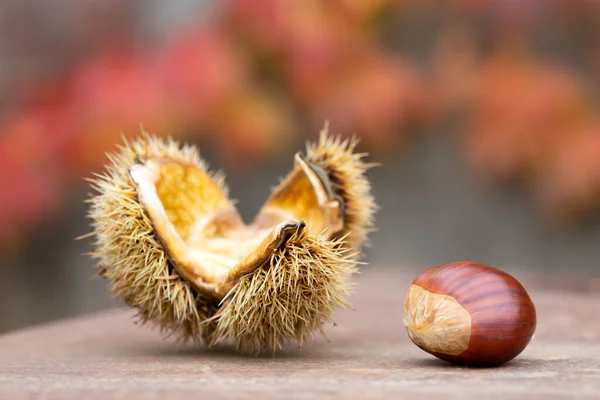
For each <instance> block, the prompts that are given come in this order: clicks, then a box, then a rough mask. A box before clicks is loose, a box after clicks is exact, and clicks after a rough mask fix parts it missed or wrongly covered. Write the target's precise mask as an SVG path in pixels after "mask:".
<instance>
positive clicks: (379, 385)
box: [0, 268, 600, 400]
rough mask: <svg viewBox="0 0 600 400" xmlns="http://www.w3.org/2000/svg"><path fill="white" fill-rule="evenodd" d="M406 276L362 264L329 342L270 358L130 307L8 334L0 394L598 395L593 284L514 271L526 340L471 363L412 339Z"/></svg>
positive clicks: (598, 294) (599, 334)
mask: <svg viewBox="0 0 600 400" xmlns="http://www.w3.org/2000/svg"><path fill="white" fill-rule="evenodd" d="M413 277H414V274H408V273H406V272H401V270H400V269H385V268H365V269H364V270H363V273H362V274H361V276H360V277H359V278H358V283H359V286H358V290H357V292H356V293H355V294H354V296H353V298H352V306H353V307H354V310H342V311H340V312H339V313H338V314H337V316H336V321H337V323H338V325H337V326H331V327H328V328H327V335H328V339H329V341H327V340H325V339H323V338H315V339H314V340H312V341H310V342H308V343H306V344H305V346H304V348H303V349H298V348H289V349H286V350H285V351H281V352H279V353H277V354H276V355H275V356H271V355H269V356H264V357H259V358H256V357H244V356H240V355H238V354H236V353H235V352H234V351H232V349H231V348H229V347H227V346H222V347H218V348H215V349H211V350H206V349H197V348H192V347H190V346H185V345H181V344H176V343H173V342H171V341H168V340H163V339H162V338H161V337H160V335H159V334H158V333H157V332H156V331H154V330H151V329H149V328H147V327H141V326H137V325H135V324H134V323H133V322H132V316H133V312H132V311H131V310H115V311H110V312H106V313H100V314H97V315H91V316H87V317H83V318H78V319H72V320H67V321H60V322H57V323H54V324H49V325H44V326H39V327H33V328H30V329H26V330H22V331H17V332H13V333H9V334H5V335H3V336H0V399H5V398H6V399H21V398H44V399H68V398H73V399H83V398H98V399H107V398H113V399H128V400H133V399H141V398H143V399H155V398H156V399H159V398H160V399H164V398H169V399H170V398H181V399H190V398H200V397H201V396H209V397H208V398H210V399H211V400H213V399H220V398H263V399H283V398H286V399H287V398H294V399H296V398H297V399H301V398H332V399H333V398H335V399H338V400H339V399H350V398H352V399H354V398H356V399H369V398H401V397H406V398H411V399H413V398H418V399H444V400H447V399H451V398H461V399H482V398H496V399H506V398H511V397H512V398H527V399H534V398H540V399H541V398H543V399H559V398H574V399H587V398H600V291H598V290H597V282H596V283H594V282H592V281H589V280H588V281H576V280H572V281H569V282H566V281H558V283H557V282H556V281H550V280H542V279H539V278H535V277H532V278H522V277H521V276H519V275H517V277H519V278H520V279H521V281H522V282H523V283H524V285H525V286H526V287H527V288H528V289H529V292H530V295H531V297H532V299H533V300H534V302H535V304H536V306H537V310H538V328H537V332H536V335H535V337H534V339H533V341H532V343H531V344H530V346H529V347H528V348H527V349H526V350H525V351H524V352H523V353H522V354H521V355H520V356H519V357H518V358H517V359H515V360H513V361H512V362H510V363H508V364H506V365H505V366H503V367H499V368H493V369H469V368H463V367H456V366H453V365H450V364H446V363H444V362H442V361H438V360H437V359H435V358H433V357H432V356H430V355H428V354H426V353H424V352H422V351H421V350H420V349H418V348H417V347H415V346H414V345H413V344H412V343H411V342H410V341H409V339H408V337H407V335H406V332H405V330H404V328H403V325H402V302H403V298H404V295H405V293H406V290H407V288H408V285H409V284H410V282H411V280H412V279H411V278H413ZM564 286H568V287H569V289H570V290H564V289H561V287H564ZM573 289H579V290H578V291H574V290H573Z"/></svg>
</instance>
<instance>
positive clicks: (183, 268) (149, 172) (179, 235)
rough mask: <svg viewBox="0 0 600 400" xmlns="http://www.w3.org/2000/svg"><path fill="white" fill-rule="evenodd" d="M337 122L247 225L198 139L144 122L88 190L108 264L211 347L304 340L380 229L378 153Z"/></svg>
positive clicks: (148, 310) (143, 301)
mask: <svg viewBox="0 0 600 400" xmlns="http://www.w3.org/2000/svg"><path fill="white" fill-rule="evenodd" d="M356 144H357V141H356V140H341V139H339V138H337V139H333V138H331V137H329V136H328V133H327V126H326V127H325V128H324V130H323V131H322V132H321V137H320V140H319V142H318V143H317V144H316V145H309V146H308V148H307V152H306V155H302V154H300V153H298V154H296V156H295V166H294V169H293V170H292V171H291V172H290V173H289V175H288V176H287V177H286V179H285V180H284V181H283V182H281V183H280V184H279V185H278V186H277V187H276V188H274V190H273V192H272V194H271V196H270V197H269V198H268V199H267V201H266V203H265V204H264V206H263V207H262V208H261V209H260V211H259V212H258V214H257V216H256V218H255V219H254V221H253V222H252V223H250V224H245V223H244V222H243V221H242V219H241V217H240V216H239V214H238V212H237V210H236V208H235V207H234V204H233V202H232V201H231V200H230V199H229V197H228V195H227V188H226V187H225V184H224V179H223V177H222V176H221V175H219V174H216V175H215V174H210V173H209V172H208V171H207V168H206V166H205V164H204V162H203V161H202V160H201V158H200V156H199V154H198V152H197V150H196V148H194V147H192V146H181V145H179V144H178V143H176V142H174V141H172V140H169V141H163V140H161V139H158V138H155V137H153V136H151V135H149V134H147V133H144V134H143V135H142V136H141V137H140V139H138V140H137V141H135V142H132V143H130V142H127V141H125V144H124V145H123V146H121V147H120V148H119V151H118V152H117V153H116V154H112V155H109V159H110V164H109V165H108V166H107V167H106V171H105V173H104V174H103V175H99V176H97V177H96V178H95V179H91V182H92V186H93V188H94V189H95V193H94V194H93V195H92V197H91V198H90V200H89V202H90V203H91V208H90V212H89V217H90V218H91V219H92V220H93V222H92V226H93V228H94V230H93V232H92V233H91V234H90V235H91V236H94V237H95V251H94V252H93V253H92V256H93V257H95V258H97V259H98V260H99V274H100V275H101V276H103V277H105V278H107V279H108V280H110V290H111V291H112V292H113V293H114V294H115V295H116V296H118V297H120V298H121V299H123V300H124V301H125V303H127V304H128V305H130V306H132V307H135V308H137V309H138V311H139V312H138V316H139V319H140V320H141V321H142V322H151V323H153V324H156V325H158V326H159V327H160V329H161V330H162V331H163V333H166V334H170V335H175V336H178V337H179V338H181V339H183V340H192V341H195V342H202V341H204V342H205V343H207V344H208V345H209V346H210V345H214V344H216V343H218V342H221V341H224V340H231V341H233V342H234V343H235V344H236V345H237V348H238V350H240V351H242V352H247V353H259V352H261V351H263V350H267V349H271V350H273V351H274V350H275V349H277V348H280V347H282V346H283V345H284V344H285V343H286V342H289V341H293V340H297V341H299V342H300V343H302V342H303V341H304V340H305V339H307V338H308V337H309V336H310V335H311V333H313V332H315V331H321V328H322V325H323V323H325V322H326V321H331V318H332V312H333V310H334V309H335V308H337V307H339V306H345V305H346V296H347V295H348V293H349V291H350V290H351V286H352V285H351V281H350V278H351V275H352V274H353V273H355V272H356V265H357V263H358V257H359V248H360V246H361V245H362V244H363V243H364V242H365V240H366V237H367V234H368V233H369V232H370V231H371V230H372V228H373V213H374V209H375V202H374V199H373V197H372V195H371V193H370V185H369V182H368V180H367V179H366V177H365V175H364V173H365V171H366V170H367V169H368V168H369V167H370V166H371V164H368V163H365V162H364V161H363V157H364V154H359V153H355V152H354V150H355V146H356Z"/></svg>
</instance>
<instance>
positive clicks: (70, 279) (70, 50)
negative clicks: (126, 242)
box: [0, 0, 600, 331]
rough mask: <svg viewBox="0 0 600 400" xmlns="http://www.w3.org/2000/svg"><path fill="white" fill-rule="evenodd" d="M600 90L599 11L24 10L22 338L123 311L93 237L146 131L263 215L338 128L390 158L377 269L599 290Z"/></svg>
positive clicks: (13, 37) (18, 248) (13, 304)
mask: <svg viewBox="0 0 600 400" xmlns="http://www.w3.org/2000/svg"><path fill="white" fill-rule="evenodd" d="M599 89H600V2H597V1H592V0H588V1H586V0H538V1H536V0H520V1H503V0H447V1H433V0H370V1H364V0H330V1H326V2H324V1H316V0H303V1H295V2H293V1H286V0H222V1H219V2H217V1H214V2H208V1H199V0H171V1H168V2H167V1H160V0H153V1H152V0H54V1H52V2H48V1H43V0H32V1H19V0H3V1H1V2H0V210H1V212H0V331H5V330H9V329H14V328H18V327H23V326H26V325H30V324H34V323H40V322H44V321H49V320H53V319H56V318H61V317H65V316H71V315H77V314H82V313H86V312H91V311H95V310H101V309H105V308H109V307H114V306H115V305H117V304H119V303H118V302H117V301H115V300H111V299H110V298H109V296H108V295H107V289H106V283H105V282H104V281H102V280H100V279H92V275H93V274H94V272H95V270H94V268H93V263H92V262H91V261H90V260H89V259H88V258H87V257H86V256H84V255H83V253H85V252H87V251H90V249H91V248H90V246H91V241H90V240H83V241H75V237H77V236H80V235H82V234H85V233H87V232H89V230H90V228H89V221H88V220H87V219H86V218H85V214H86V205H85V204H84V203H83V201H84V200H85V198H86V197H87V193H88V187H87V184H86V183H85V182H84V180H83V178H84V177H89V176H91V174H92V173H93V172H100V171H101V170H102V168H103V164H104V163H105V162H106V157H105V153H106V152H107V151H113V150H114V149H115V145H116V144H118V143H120V142H121V133H123V134H124V135H126V136H130V137H134V136H136V135H137V134H138V133H139V132H140V125H143V126H144V128H145V129H147V130H149V131H151V132H154V133H156V134H158V135H163V136H166V135H170V136H172V137H174V138H176V139H178V140H180V141H185V142H190V143H195V144H198V145H199V146H200V148H201V152H202V154H203V156H204V157H205V158H206V159H207V160H208V161H209V163H210V165H211V166H212V167H213V168H222V169H223V170H224V171H225V172H226V173H227V175H228V183H229V185H230V187H231V194H232V197H234V198H237V199H239V200H240V201H239V206H240V210H241V212H242V214H243V216H244V217H245V218H246V219H250V218H251V217H252V215H253V213H254V212H255V211H257V210H258V208H259V206H260V205H261V204H262V202H263V201H264V200H265V199H266V197H267V196H268V193H269V190H270V188H271V187H272V186H273V185H274V184H275V183H277V179H278V178H279V177H281V176H282V175H284V174H286V173H287V172H288V171H289V170H290V168H291V167H292V155H293V153H294V152H295V151H297V150H298V149H300V148H303V146H304V143H305V142H306V141H307V140H312V139H315V138H316V137H317V136H318V131H319V129H320V128H321V127H322V126H323V123H324V121H325V120H327V119H328V120H330V122H331V130H332V131H333V132H334V133H336V134H341V135H347V136H350V135H357V136H359V137H360V138H361V139H362V142H361V145H360V146H361V149H362V150H364V151H368V152H370V154H371V160H373V161H377V162H380V163H382V167H379V168H376V169H373V170H372V171H371V172H370V174H369V176H370V178H371V179H372V182H373V186H374V192H375V196H376V198H377V200H378V202H379V204H380V206H381V210H380V212H379V213H378V216H377V221H378V229H379V230H378V232H377V233H375V234H374V235H373V236H372V246H371V248H369V249H367V254H366V258H367V261H368V262H370V263H371V264H374V265H385V266H389V267H396V268H416V269H421V270H422V269H425V268H429V267H431V266H435V265H439V264H443V263H446V262H450V261H456V260H463V259H470V260H474V261H475V260H476V261H480V262H485V263H488V264H491V265H494V266H496V267H499V268H503V269H506V270H509V271H515V272H518V273H520V274H521V273H527V274H540V275H542V274H543V275H552V276H556V277H559V278H560V277H565V279H567V277H573V276H579V277H584V278H586V279H590V281H593V280H594V279H596V282H597V279H598V278H599V277H600V265H599V259H600V119H599V110H600V103H599V101H600V98H599V94H600V91H599ZM365 268H369V267H365ZM399 290H400V291H402V290H404V289H403V288H399Z"/></svg>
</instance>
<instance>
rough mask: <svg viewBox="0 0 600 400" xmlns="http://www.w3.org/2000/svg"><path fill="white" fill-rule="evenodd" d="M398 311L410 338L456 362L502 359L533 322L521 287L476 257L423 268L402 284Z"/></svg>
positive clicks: (521, 342)
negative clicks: (405, 290)
mask: <svg viewBox="0 0 600 400" xmlns="http://www.w3.org/2000/svg"><path fill="white" fill-rule="evenodd" d="M404 313H405V315H404V325H405V326H406V330H407V332H408V335H409V337H410V339H411V340H412V341H413V343H415V344H416V345H417V346H418V347H420V348H421V349H423V350H424V351H426V352H428V353H430V354H432V355H434V356H436V357H438V358H440V359H442V360H445V361H448V362H451V363H455V364H462V365H471V366H496V365H500V364H503V363H506V362H508V361H510V360H512V359H513V358H515V357H516V356H518V355H519V354H520V353H521V352H522V351H523V350H524V349H525V347H527V345H528V344H529V342H530V340H531V338H532V337H533V334H534V332H535V328H536V312H535V306H534V305H533V302H532V301H531V298H530V297H529V295H528V293H527V291H526V290H525V288H524V287H523V286H522V285H521V284H520V283H519V282H518V281H517V280H516V279H515V278H513V277H512V276H511V275H509V274H507V273H506V272H503V271H501V270H498V269H496V268H492V267H490V266H488V265H485V264H481V263H477V262H467V261H465V262H454V263H450V264H445V265H442V266H439V267H435V268H431V269H429V270H427V271H425V272H423V273H422V274H421V275H419V276H418V277H417V278H416V279H415V280H414V281H413V283H412V285H411V286H410V288H409V290H408V293H407V295H406V298H405V301H404Z"/></svg>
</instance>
